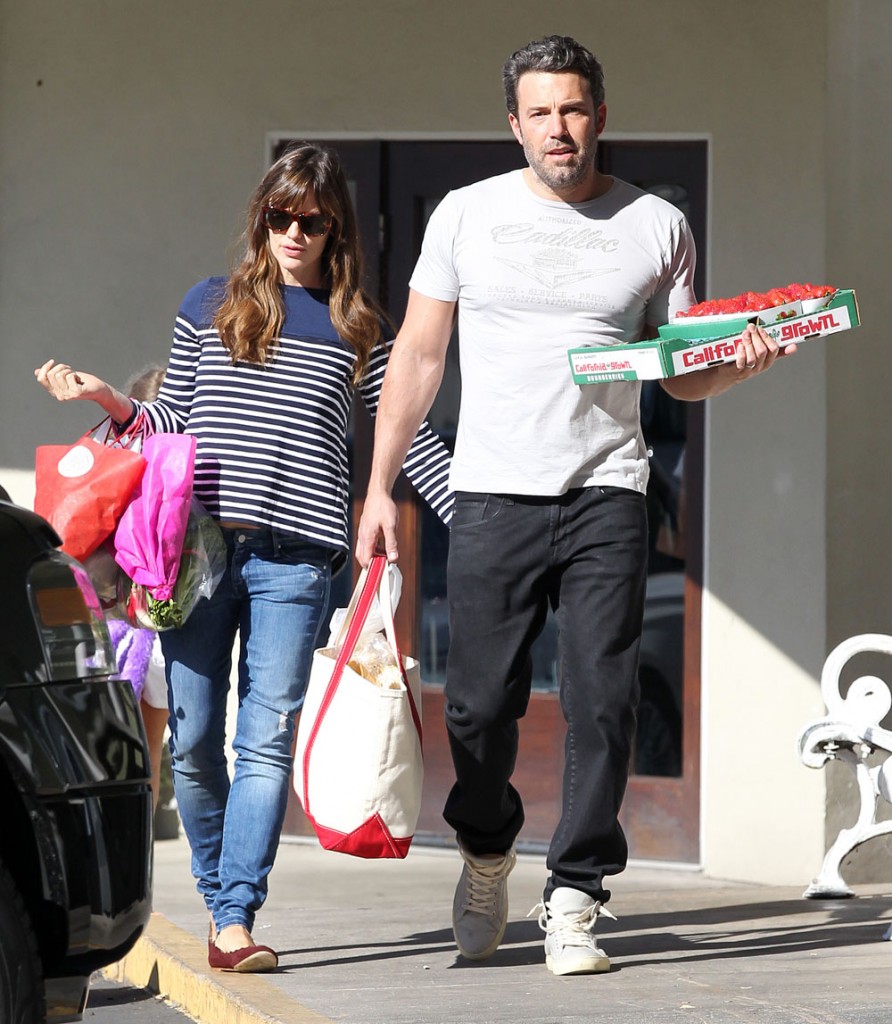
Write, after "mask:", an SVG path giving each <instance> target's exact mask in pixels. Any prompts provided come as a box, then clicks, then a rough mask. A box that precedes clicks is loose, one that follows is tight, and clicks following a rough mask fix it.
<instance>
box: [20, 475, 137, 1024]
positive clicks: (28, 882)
mask: <svg viewBox="0 0 892 1024" xmlns="http://www.w3.org/2000/svg"><path fill="white" fill-rule="evenodd" d="M60 544H61V541H60V539H59V537H58V536H57V535H56V533H55V531H54V530H53V529H52V528H51V527H50V526H49V524H48V523H47V522H46V521H45V520H44V519H41V518H40V517H39V516H37V515H35V514H34V513H33V512H29V511H28V510H27V509H24V508H21V507H19V506H17V505H14V504H12V503H11V502H9V501H8V495H7V494H6V493H5V492H4V491H3V490H2V488H0V815H2V826H0V1021H2V1022H3V1024H38V1022H40V1024H42V1022H43V1021H59V1022H61V1021H73V1020H81V1019H82V1016H83V1011H84V1007H85V1005H86V999H87V994H88V990H89V979H90V975H91V974H92V972H93V971H95V970H97V969H99V968H101V967H104V966H106V965H107V964H110V963H113V962H114V961H115V960H119V959H120V958H121V957H122V956H124V954H125V953H127V952H128V950H130V948H131V947H132V946H133V944H134V943H135V942H136V940H137V939H138V938H139V936H140V934H141V933H142V931H143V929H144V928H145V926H146V923H147V922H148V919H149V914H150V912H151V871H152V860H151V857H152V796H151V789H150V783H149V763H148V752H147V748H146V742H145V734H144V732H143V727H142V721H141V719H140V716H139V709H138V706H137V704H136V700H135V697H134V694H133V690H132V688H131V686H130V684H129V683H128V682H127V681H126V680H123V679H119V678H117V672H116V666H115V657H114V650H113V648H112V646H111V642H110V640H109V635H108V629H107V627H106V624H105V619H104V617H103V614H102V611H101V609H100V605H99V601H98V599H97V597H96V593H95V591H94V589H93V586H92V584H91V583H90V580H89V577H88V576H87V573H86V571H85V570H84V569H83V567H82V566H81V565H80V564H79V563H78V562H76V561H74V559H72V558H69V557H68V556H67V555H65V554H63V553H62V552H61V551H60V550H58V548H59V545H60Z"/></svg>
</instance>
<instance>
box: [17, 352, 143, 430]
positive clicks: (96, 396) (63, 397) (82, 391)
mask: <svg viewBox="0 0 892 1024" xmlns="http://www.w3.org/2000/svg"><path fill="white" fill-rule="evenodd" d="M34 376H35V377H36V378H37V383H38V384H40V386H41V387H43V388H45V389H46V390H47V391H48V392H49V393H50V394H51V395H52V396H53V398H55V399H56V400H57V401H59V402H73V401H78V400H79V399H84V398H85V399H89V400H90V401H93V402H96V403H97V404H98V405H100V406H102V408H103V409H104V410H105V412H107V413H108V415H109V416H111V418H112V419H113V420H115V422H117V423H125V422H126V421H127V420H128V419H130V416H131V415H132V413H133V402H131V401H130V399H129V398H127V396H126V395H122V394H121V392H120V391H116V390H115V389H114V388H113V387H111V386H110V385H109V384H106V383H105V381H104V380H101V379H100V378H99V377H95V376H94V375H93V374H92V373H83V372H82V371H81V370H72V368H71V367H70V366H69V365H68V364H67V363H57V362H56V361H55V359H48V360H47V361H46V362H45V363H44V364H43V366H40V367H38V368H37V369H36V370H35V371H34Z"/></svg>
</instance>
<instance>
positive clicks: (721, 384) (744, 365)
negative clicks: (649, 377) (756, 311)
mask: <svg viewBox="0 0 892 1024" xmlns="http://www.w3.org/2000/svg"><path fill="white" fill-rule="evenodd" d="M795 351H796V346H795V345H788V346H787V347H786V348H785V349H780V348H778V345H777V342H776V341H775V340H774V338H772V337H771V335H769V334H767V333H766V332H765V331H764V329H763V328H761V327H757V326H756V325H755V324H750V325H749V326H748V327H747V329H746V330H745V331H744V333H743V334H742V335H741V344H740V345H738V347H737V358H736V359H735V361H734V362H733V363H724V364H723V365H722V366H713V367H710V368H709V369H708V370H698V371H697V372H696V373H686V374H682V375H681V376H680V377H667V378H666V379H665V380H661V381H660V384H661V385H662V386H663V390H664V391H666V392H667V393H668V394H670V395H671V396H672V397H673V398H677V399H679V400H680V401H682V402H698V401H700V399H702V398H714V397H715V396H716V395H720V394H722V392H723V391H727V390H728V389H729V388H732V387H734V385H735V384H742V383H743V381H745V380H749V379H750V378H751V377H755V376H756V375H757V374H759V373H764V372H765V371H766V370H770V369H771V367H772V366H774V364H775V362H776V360H777V359H778V358H779V357H780V356H787V355H792V354H793V353H794V352H795Z"/></svg>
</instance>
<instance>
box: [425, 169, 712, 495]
mask: <svg viewBox="0 0 892 1024" xmlns="http://www.w3.org/2000/svg"><path fill="white" fill-rule="evenodd" d="M694 259H695V257H694V244H693V239H692V237H691V234H690V230H689V228H688V225H687V223H686V221H685V219H684V217H683V216H682V214H681V213H680V212H679V211H678V210H677V209H676V208H675V207H674V206H672V205H671V204H669V203H667V202H665V201H664V200H662V199H659V198H657V197H656V196H653V195H650V194H649V193H647V192H643V191H641V190H640V189H638V188H635V187H634V186H632V185H629V184H627V183H626V182H624V181H620V180H619V179H614V180H613V184H612V185H611V187H610V189H609V190H608V191H607V193H606V194H605V195H603V196H601V197H600V198H598V199H594V200H591V201H590V202H586V203H578V204H567V203H563V202H559V201H550V200H546V199H541V198H539V197H538V196H536V195H535V194H534V193H533V192H532V191H531V190H530V189H529V187H528V186H527V184H526V182H525V180H524V178H523V172H522V171H511V172H509V173H508V174H502V175H498V176H497V177H494V178H488V179H486V180H484V181H480V182H477V183H476V184H474V185H469V186H468V187H467V188H461V189H457V190H456V191H454V192H450V193H449V194H448V195H447V196H446V197H445V198H444V199H443V201H442V202H441V203H440V205H439V206H438V207H437V209H436V210H435V211H434V213H433V215H432V216H431V219H430V222H429V224H428V227H427V231H426V233H425V237H424V243H423V245H422V250H421V256H420V258H419V260H418V264H417V265H416V267H415V271H414V273H413V275H412V279H411V281H410V282H409V284H410V287H411V288H412V289H413V290H414V291H416V292H419V293H421V294H422V295H426V296H428V297H430V298H434V299H441V300H444V301H456V300H458V304H459V306H458V309H459V314H458V332H459V357H460V369H461V380H462V395H461V409H460V414H459V420H458V431H457V436H456V442H455V454H454V457H453V462H452V473H451V477H450V484H451V486H452V488H453V489H454V490H461V491H478V492H487V493H495V494H527V495H542V496H551V495H559V494H563V493H565V492H566V491H567V490H569V489H571V488H576V487H591V486H595V485H611V486H617V487H626V488H630V489H632V490H637V491H644V490H645V488H646V486H647V475H648V469H647V456H646V452H645V447H644V441H643V438H642V435H641V424H640V415H639V409H638V403H639V397H640V392H641V385H640V383H639V382H637V381H633V382H627V381H620V382H616V383H610V384H588V385H585V386H579V385H577V384H574V383H573V377H572V374H571V372H570V363H569V359H568V356H567V350H568V349H571V348H578V347H580V346H583V345H610V344H621V343H627V342H633V341H637V340H639V339H640V338H641V336H642V332H643V330H644V328H645V326H646V325H651V326H659V325H660V324H663V323H665V322H666V321H667V320H668V319H669V316H670V314H671V313H673V312H675V311H676V310H680V309H686V308H688V307H689V306H691V305H692V304H693V303H694V301H695V298H694V291H693V276H694Z"/></svg>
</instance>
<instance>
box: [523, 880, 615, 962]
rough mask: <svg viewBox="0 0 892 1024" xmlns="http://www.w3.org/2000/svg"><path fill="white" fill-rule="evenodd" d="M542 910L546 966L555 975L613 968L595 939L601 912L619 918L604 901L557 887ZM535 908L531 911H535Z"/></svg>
mask: <svg viewBox="0 0 892 1024" xmlns="http://www.w3.org/2000/svg"><path fill="white" fill-rule="evenodd" d="M533 910H541V913H540V914H539V927H540V928H541V929H542V930H543V931H544V932H545V966H546V967H547V968H548V969H549V970H550V971H551V973H552V974H558V975H562V974H601V973H602V972H604V971H609V970H610V958H609V957H608V956H607V954H606V953H605V952H604V950H603V949H600V948H599V946H598V944H597V943H596V942H595V922H596V921H597V920H598V917H599V916H600V915H602V914H603V915H604V917H609V918H611V919H612V920H614V921H615V920H616V918H615V917H614V916H613V914H611V913H610V911H609V910H608V909H607V908H606V907H604V906H602V904H601V903H599V902H598V901H596V900H594V899H592V897H591V896H589V895H588V894H587V893H584V892H580V891H579V890H578V889H569V888H566V887H561V888H558V889H555V890H554V892H552V894H551V899H550V900H548V902H547V903H540V904H538V906H536V907H533ZM532 912H533V911H530V913H532Z"/></svg>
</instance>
